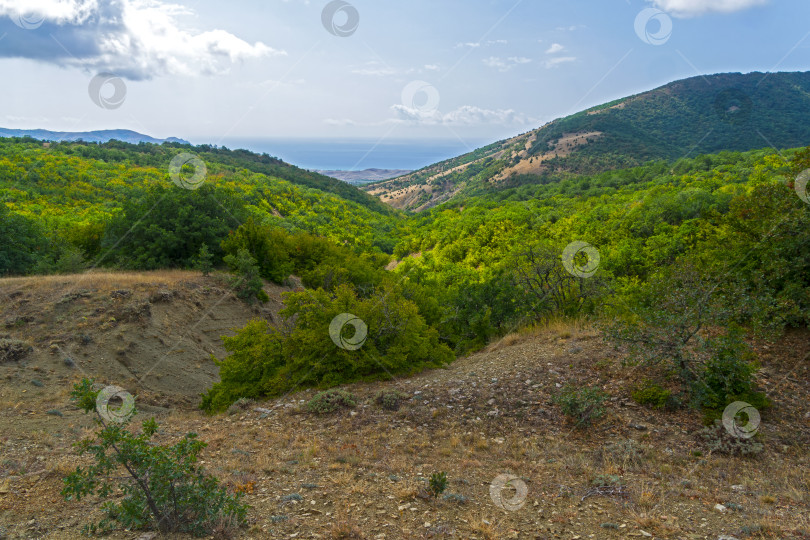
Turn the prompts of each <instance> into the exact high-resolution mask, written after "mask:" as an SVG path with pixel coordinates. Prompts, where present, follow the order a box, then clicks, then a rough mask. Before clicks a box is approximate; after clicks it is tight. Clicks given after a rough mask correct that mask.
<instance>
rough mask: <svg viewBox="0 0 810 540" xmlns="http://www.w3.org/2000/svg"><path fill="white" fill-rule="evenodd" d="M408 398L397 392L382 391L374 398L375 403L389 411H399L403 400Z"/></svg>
mask: <svg viewBox="0 0 810 540" xmlns="http://www.w3.org/2000/svg"><path fill="white" fill-rule="evenodd" d="M408 397H409V396H408V395H407V394H402V393H400V392H397V391H396V390H380V391H379V392H378V393H377V395H376V396H375V397H374V402H375V403H376V404H377V405H379V406H380V407H382V408H383V409H385V410H387V411H398V410H399V407H400V405H401V404H402V400H404V399H407V398H408Z"/></svg>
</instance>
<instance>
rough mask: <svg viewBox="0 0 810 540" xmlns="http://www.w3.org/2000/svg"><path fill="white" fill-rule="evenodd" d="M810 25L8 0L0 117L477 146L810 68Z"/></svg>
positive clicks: (777, 15)
mask: <svg viewBox="0 0 810 540" xmlns="http://www.w3.org/2000/svg"><path fill="white" fill-rule="evenodd" d="M325 9H331V11H327V15H328V14H329V13H334V17H331V18H329V17H327V19H328V21H329V22H331V24H328V28H327V25H325V24H324V17H323V14H324V10H325ZM637 19H638V21H637ZM808 20H810V2H807V1H806V0H589V1H585V0H554V1H546V0H522V1H517V0H488V1H469V0H468V1H461V0H433V1H427V0H410V1H409V2H395V1H393V0H374V1H372V0H351V1H350V2H343V3H342V4H333V3H330V2H327V1H321V0H319V1H316V0H261V1H247V0H242V1H239V0H235V1H230V2H222V1H221V0H220V1H211V0H174V1H171V2H169V1H163V0H0V36H2V39H0V70H2V74H3V80H4V84H3V85H0V103H2V104H3V105H2V109H0V126H2V127H7V128H45V129H53V130H70V131H84V130H91V129H111V128H128V129H133V130H136V131H140V132H144V133H147V134H149V135H153V136H157V137H167V136H177V137H182V138H186V139H189V140H192V141H193V142H210V143H221V142H223V141H227V140H228V139H233V138H253V137H269V138H278V137H285V138H286V137H292V138H298V137H302V138H306V137H310V138H338V137H339V138H363V139H374V140H376V139H386V138H387V139H407V138H420V139H431V138H449V139H454V140H460V141H469V142H470V144H473V141H475V143H480V142H481V141H485V140H491V141H494V140H497V139H500V138H504V137H507V136H510V135H514V134H517V133H521V132H524V131H527V130H530V129H533V128H535V127H538V126H540V125H542V124H544V123H545V122H548V121H550V120H552V119H554V118H557V117H560V116H564V115H567V114H570V113H573V112H576V111H578V110H581V109H583V108H586V107H589V106H593V105H596V104H599V103H603V102H606V101H609V100H612V99H616V98H619V97H622V96H626V95H629V94H633V93H637V92H640V91H644V90H647V89H651V88H654V87H656V86H660V85H662V84H665V83H667V82H669V81H672V80H676V79H681V78H685V77H690V76H694V75H698V74H709V73H717V72H729V71H734V72H737V71H739V72H749V71H794V70H807V69H808V67H807V66H808V65H810V35H808V33H809V32H810V27H808V26H807V24H806V22H807V21H808ZM645 22H647V24H644V23H645ZM670 28H671V32H670V31H669V29H670ZM335 34H338V35H335ZM339 34H345V35H339ZM100 73H109V75H103V76H102V77H101V78H98V77H97V75H99V74H100ZM94 77H95V84H94V85H93V84H91V81H93V80H94ZM115 78H117V79H116V80H113V79H115ZM90 87H93V88H96V89H98V88H101V90H100V92H101V93H102V94H101V96H100V97H99V96H98V95H96V96H95V97H94V96H91V95H89V94H90V90H89V88H90ZM96 92H98V91H97V90H96ZM116 92H118V95H115V93H116Z"/></svg>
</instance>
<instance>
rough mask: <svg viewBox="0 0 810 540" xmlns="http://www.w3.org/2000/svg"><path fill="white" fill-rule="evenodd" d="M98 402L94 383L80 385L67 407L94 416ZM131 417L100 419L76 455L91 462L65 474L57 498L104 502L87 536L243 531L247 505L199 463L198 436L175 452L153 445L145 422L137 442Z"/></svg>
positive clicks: (152, 428) (152, 430)
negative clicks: (113, 532)
mask: <svg viewBox="0 0 810 540" xmlns="http://www.w3.org/2000/svg"><path fill="white" fill-rule="evenodd" d="M97 395H98V392H95V391H94V390H93V381H91V380H88V379H84V380H83V381H82V382H81V383H79V384H77V385H75V386H74V387H73V391H72V392H71V400H72V401H73V402H74V403H75V404H76V405H77V406H78V407H79V408H81V409H83V410H84V412H85V413H89V412H91V411H94V410H96V398H97ZM134 413H135V411H134V410H133V411H132V412H131V414H130V415H129V416H128V417H126V418H123V419H122V420H123V421H122V422H121V423H116V422H112V423H109V424H107V423H105V421H104V419H103V418H102V416H101V415H100V414H99V415H98V418H97V420H96V421H97V423H98V425H99V431H98V432H97V433H96V437H95V440H93V439H85V440H83V441H81V442H79V443H77V444H76V445H75V446H76V447H77V449H78V451H79V455H83V454H90V455H91V456H92V457H93V458H94V461H95V462H94V464H92V465H90V466H89V467H87V468H82V467H77V468H76V470H75V471H74V472H73V473H71V474H69V475H68V476H67V477H66V478H65V480H64V483H65V486H64V489H63V490H62V495H63V496H64V497H65V499H66V500H71V499H76V500H77V501H79V500H81V499H82V498H83V497H87V496H89V495H96V496H98V497H99V498H100V499H102V500H104V499H107V500H106V501H105V502H104V504H103V506H102V508H103V509H104V511H105V514H106V515H105V517H104V518H103V519H102V520H101V521H100V522H99V523H91V524H89V525H87V526H86V527H85V530H86V531H87V532H91V533H95V532H105V531H110V530H112V529H113V528H114V526H115V524H118V525H120V526H121V527H122V528H124V529H141V530H149V529H157V530H159V531H161V532H163V533H170V532H173V533H180V532H184V533H191V534H193V535H196V536H205V535H208V534H211V533H212V532H213V531H214V529H215V528H220V527H221V526H222V524H223V523H227V524H228V525H230V526H238V525H241V524H243V523H244V522H245V516H246V514H247V506H246V505H245V504H243V503H242V502H241V494H236V495H230V494H229V493H228V492H227V490H226V489H225V488H224V487H222V486H220V485H219V481H218V480H217V479H216V478H215V477H213V476H210V475H208V474H206V473H205V471H204V470H203V468H202V467H201V466H199V465H198V464H197V458H198V455H199V453H200V451H201V450H202V449H203V448H205V446H206V444H205V443H204V442H202V441H200V440H199V439H198V438H197V434H196V433H188V434H186V435H185V437H183V439H182V440H180V441H179V442H178V443H176V444H174V445H172V446H166V445H159V444H155V443H154V442H152V440H151V439H152V438H153V437H154V435H155V434H156V433H157V431H158V425H157V423H156V422H155V420H154V419H153V418H152V419H149V420H146V421H144V422H143V424H142V431H141V434H140V435H135V434H133V433H131V432H130V431H129V430H128V429H127V426H128V424H129V422H130V420H131V419H132V415H133V414H134ZM122 473H124V475H123V476H122V475H121V474H122ZM127 475H128V476H127ZM116 487H117V488H118V489H117V490H116ZM119 495H121V496H122V498H119Z"/></svg>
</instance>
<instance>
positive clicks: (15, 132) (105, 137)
mask: <svg viewBox="0 0 810 540" xmlns="http://www.w3.org/2000/svg"><path fill="white" fill-rule="evenodd" d="M0 137H32V138H34V139H39V140H42V141H80V140H81V141H85V142H95V143H105V142H108V141H111V140H113V139H115V140H118V141H121V142H126V143H132V144H138V143H142V142H145V143H152V144H161V143H164V142H173V143H180V144H190V143H189V142H188V141H185V140H183V139H178V138H176V137H169V138H168V139H155V138H154V137H150V136H149V135H144V134H142V133H138V132H136V131H130V130H128V129H105V130H101V131H80V132H70V131H48V130H47V129H6V128H0Z"/></svg>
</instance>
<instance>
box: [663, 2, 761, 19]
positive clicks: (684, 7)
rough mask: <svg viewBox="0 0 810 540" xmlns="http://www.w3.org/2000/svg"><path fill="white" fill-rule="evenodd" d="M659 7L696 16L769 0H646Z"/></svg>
mask: <svg viewBox="0 0 810 540" xmlns="http://www.w3.org/2000/svg"><path fill="white" fill-rule="evenodd" d="M648 1H651V2H652V3H653V4H655V6H656V7H658V8H659V9H661V10H663V11H666V12H667V13H670V14H672V15H674V16H676V17H696V16H698V15H705V14H706V13H711V12H716V13H733V12H735V11H742V10H744V9H748V8H752V7H754V6H762V5H765V4H767V3H768V2H769V0H648Z"/></svg>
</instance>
